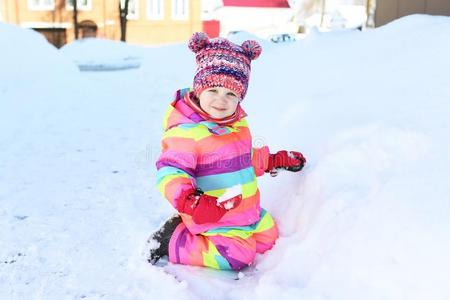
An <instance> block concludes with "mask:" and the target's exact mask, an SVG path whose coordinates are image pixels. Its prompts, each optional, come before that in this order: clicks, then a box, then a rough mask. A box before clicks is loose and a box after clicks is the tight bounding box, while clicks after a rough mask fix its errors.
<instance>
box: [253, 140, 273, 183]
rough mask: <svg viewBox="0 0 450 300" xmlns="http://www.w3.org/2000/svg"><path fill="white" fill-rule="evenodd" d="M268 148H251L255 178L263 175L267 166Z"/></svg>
mask: <svg viewBox="0 0 450 300" xmlns="http://www.w3.org/2000/svg"><path fill="white" fill-rule="evenodd" d="M269 156H270V153H269V147H267V146H264V147H262V148H252V164H253V168H254V169H255V174H256V176H262V175H264V172H266V170H267V168H268V166H269Z"/></svg>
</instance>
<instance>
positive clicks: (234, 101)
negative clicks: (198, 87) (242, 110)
mask: <svg viewBox="0 0 450 300" xmlns="http://www.w3.org/2000/svg"><path fill="white" fill-rule="evenodd" d="M199 99H200V107H201V108H202V109H203V110H204V111H205V112H207V113H208V114H209V115H210V116H211V117H213V118H215V119H223V118H226V117H229V116H231V115H232V114H234V112H235V111H236V108H237V106H238V104H239V101H240V99H239V98H238V97H237V96H236V93H235V92H233V91H232V90H229V89H227V88H224V87H212V88H209V89H206V90H204V91H203V92H201V94H200V96H199Z"/></svg>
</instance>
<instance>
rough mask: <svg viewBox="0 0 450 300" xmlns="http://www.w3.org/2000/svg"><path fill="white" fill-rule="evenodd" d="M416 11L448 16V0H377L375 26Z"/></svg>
mask: <svg viewBox="0 0 450 300" xmlns="http://www.w3.org/2000/svg"><path fill="white" fill-rule="evenodd" d="M416 13H420V14H431V15H446V16H450V0H377V2H376V10H375V26H377V27H378V26H382V25H384V24H386V23H389V22H391V21H393V20H395V19H397V18H400V17H403V16H407V15H411V14H416Z"/></svg>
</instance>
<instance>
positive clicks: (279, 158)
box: [266, 150, 306, 175]
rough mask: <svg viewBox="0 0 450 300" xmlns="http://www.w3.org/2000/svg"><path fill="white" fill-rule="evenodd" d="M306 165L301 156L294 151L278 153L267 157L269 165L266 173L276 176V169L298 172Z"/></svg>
mask: <svg viewBox="0 0 450 300" xmlns="http://www.w3.org/2000/svg"><path fill="white" fill-rule="evenodd" d="M305 163H306V159H305V157H303V154H301V153H300V152H296V151H286V150H283V151H278V152H277V153H275V154H270V155H269V165H268V167H267V170H266V172H270V173H271V174H275V175H276V171H277V169H284V170H288V171H291V172H298V171H300V170H301V169H303V167H304V165H305Z"/></svg>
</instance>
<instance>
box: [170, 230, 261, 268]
mask: <svg viewBox="0 0 450 300" xmlns="http://www.w3.org/2000/svg"><path fill="white" fill-rule="evenodd" d="M255 254H256V241H255V239H253V237H249V238H247V239H243V238H240V237H224V236H220V235H214V236H204V235H201V234H197V235H196V234H192V233H190V232H189V230H188V229H187V228H186V226H185V225H184V224H183V223H181V224H179V225H178V227H177V228H176V229H175V232H174V233H173V235H172V238H171V240H170V243H169V260H170V262H172V263H177V264H185V265H194V266H205V267H210V268H215V269H222V270H230V269H233V270H240V269H242V268H243V267H245V266H248V265H249V264H251V263H252V262H253V260H254V258H255Z"/></svg>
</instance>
